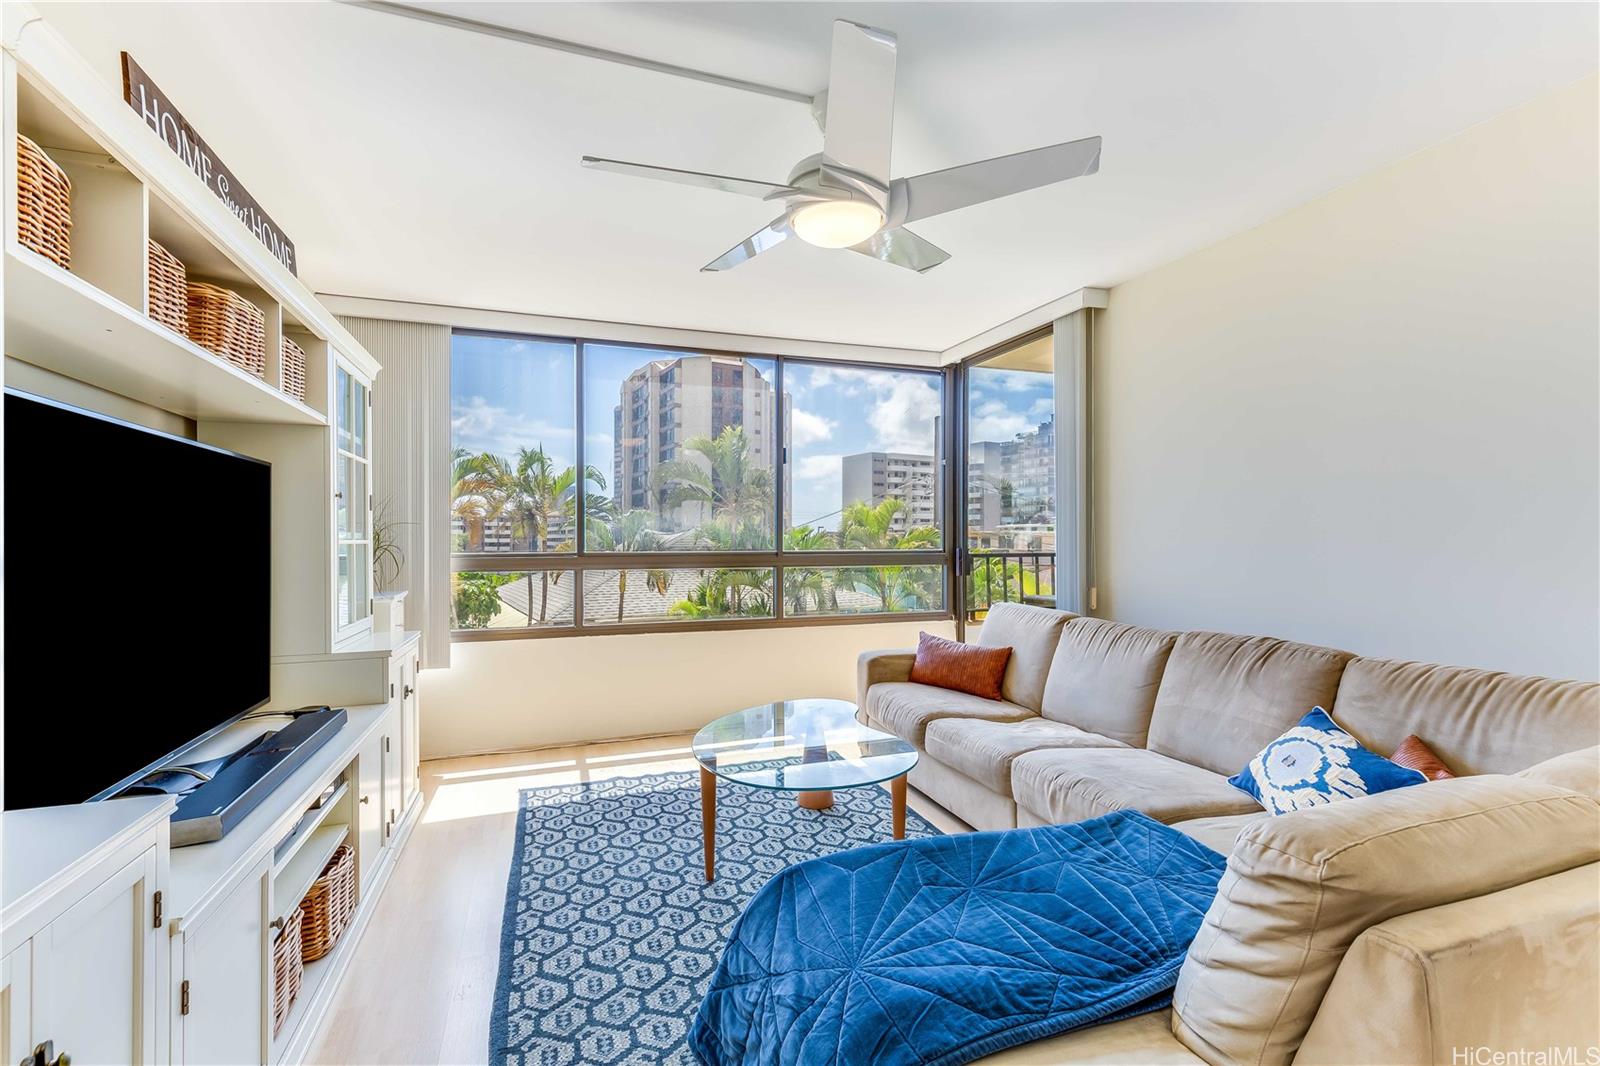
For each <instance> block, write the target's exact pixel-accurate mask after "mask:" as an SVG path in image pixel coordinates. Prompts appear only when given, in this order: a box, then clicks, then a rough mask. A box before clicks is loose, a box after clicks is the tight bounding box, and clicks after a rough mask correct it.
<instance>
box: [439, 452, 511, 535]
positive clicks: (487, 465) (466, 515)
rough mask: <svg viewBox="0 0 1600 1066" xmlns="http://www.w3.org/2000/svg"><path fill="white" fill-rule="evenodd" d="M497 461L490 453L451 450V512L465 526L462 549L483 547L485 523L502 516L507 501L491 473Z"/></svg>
mask: <svg viewBox="0 0 1600 1066" xmlns="http://www.w3.org/2000/svg"><path fill="white" fill-rule="evenodd" d="M497 462H499V460H497V459H496V458H495V457H494V456H492V455H490V454H489V453H488V452H483V453H481V454H478V455H474V454H472V453H470V452H468V451H467V450H466V449H465V448H456V449H455V450H454V451H452V452H451V453H450V513H451V516H452V517H455V518H459V519H461V523H462V525H463V526H465V527H466V533H465V537H464V540H465V543H463V544H459V545H457V547H458V548H459V549H460V550H463V551H478V550H481V549H482V548H483V530H484V526H485V525H487V524H488V523H489V522H492V521H494V520H495V519H496V518H498V517H499V516H500V512H501V510H502V508H503V506H504V502H505V501H504V500H503V499H502V498H501V497H500V495H499V493H498V492H497V491H496V486H495V481H494V478H493V476H492V474H491V473H490V471H491V470H492V469H493V468H494V464H495V463H497Z"/></svg>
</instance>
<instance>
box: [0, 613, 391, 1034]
mask: <svg viewBox="0 0 1600 1066" xmlns="http://www.w3.org/2000/svg"><path fill="white" fill-rule="evenodd" d="M418 643H419V641H418V637H417V634H414V633H411V634H406V635H405V636H404V637H403V638H397V639H386V640H385V639H380V640H371V641H368V642H366V643H365V644H364V645H362V646H359V647H356V648H352V649H350V650H348V651H343V650H341V652H339V653H337V654H336V655H330V656H328V657H326V661H325V662H324V664H323V665H324V667H325V668H328V669H331V668H333V667H336V666H342V667H345V668H346V670H345V671H344V672H345V675H346V676H347V677H361V676H380V677H386V678H387V679H388V680H387V681H386V682H385V683H384V685H383V687H381V688H380V689H378V690H377V691H375V692H373V693H372V695H373V696H374V697H377V699H376V700H375V701H373V702H367V703H362V704H351V703H344V704H342V705H343V706H345V707H346V710H347V711H348V713H349V720H348V721H347V722H346V723H345V724H344V726H343V727H342V728H341V729H340V730H339V733H338V734H337V735H336V736H335V737H334V738H333V739H332V740H331V741H329V742H328V743H327V744H325V745H324V746H323V747H322V748H320V749H318V750H317V751H316V752H315V753H313V755H312V756H311V758H310V759H308V760H307V761H306V763H305V764H304V765H302V766H301V767H300V768H299V769H297V770H296V771H295V772H294V773H293V774H292V775H291V776H290V777H289V778H288V779H287V780H286V781H285V782H284V783H283V784H282V785H281V786H279V787H278V789H277V790H275V791H274V792H273V793H272V795H271V796H269V797H268V798H267V799H266V800H265V801H263V802H262V803H261V804H260V806H258V807H257V808H256V809H255V810H253V811H251V812H250V814H249V815H248V816H247V817H246V818H245V819H244V820H243V821H242V822H240V823H239V824H238V825H237V826H236V827H234V829H233V831H232V832H230V833H229V834H228V835H227V836H225V837H223V838H222V839H221V840H219V841H216V842H215V843H210V844H197V845H194V846H192V847H186V848H176V849H173V848H170V847H169V846H168V826H167V817H168V815H169V814H170V812H171V810H172V808H173V807H174V806H175V801H174V800H173V799H172V798H171V797H167V796H155V797H137V798H131V799H120V800H109V801H106V802H104V803H91V804H81V805H78V806H72V807H48V808H41V809H38V810H30V811H13V812H7V813H5V814H4V815H3V816H0V819H3V821H0V831H3V833H4V857H3V861H4V870H5V881H4V889H3V897H4V898H3V907H4V909H3V912H0V967H3V969H0V1043H3V1048H4V1051H5V1054H6V1055H7V1056H8V1060H9V1061H11V1062H21V1061H23V1060H24V1058H25V1057H26V1056H28V1055H31V1054H32V1053H33V1049H34V1048H35V1046H36V1045H39V1044H41V1043H43V1042H45V1041H50V1042H51V1044H52V1048H51V1052H52V1054H53V1055H59V1054H61V1053H66V1054H68V1055H69V1056H70V1057H71V1059H72V1060H73V1061H74V1062H84V1063H87V1062H126V1063H174V1064H177V1063H187V1064H193V1066H216V1064H221V1063H262V1064H279V1063H298V1062H301V1061H303V1060H304V1059H305V1057H306V1056H307V1054H309V1052H310V1050H311V1048H312V1047H313V1046H314V1045H315V1043H316V1038H317V1036H318V1033H319V1029H320V1026H321V1023H322V1022H323V1020H324V1019H325V1017H326V1016H327V1010H328V1006H329V1004H330V1003H331V1002H332V1000H333V997H334V994H335V992H336V990H337V988H338V986H339V982H340V979H341V977H342V975H343V973H344V971H345V969H346V968H347V967H348V965H349V960H350V956H351V953H352V951H353V950H354V949H355V946H356V944H357V942H358V941H359V940H360V938H361V936H362V934H363V933H364V932H365V931H366V928H367V926H368V924H369V923H370V922H371V920H372V913H373V910H374V908H375V905H376V902H377V897H378V894H379V893H380V892H381V891H382V890H383V887H384V884H385V883H386V882H387V880H388V878H389V875H390V873H391V872H392V871H393V869H394V865H395V862H396V861H397V859H398V857H399V853H400V849H401V848H402V847H403V846H404V844H405V841H406V838H407V837H408V836H409V834H410V832H411V828H412V826H413V825H414V824H415V822H416V820H417V817H418V815H419V813H420V811H421V806H422V804H421V792H420V789H419V787H418V777H417V715H418V707H417V698H416V695H415V692H414V688H415V684H414V679H415V670H416V666H417V648H418ZM380 670H381V671H382V673H379V671H380ZM389 686H392V692H393V696H392V697H389V698H384V697H385V696H386V695H387V693H388V692H389V691H390V688H389ZM336 705H340V704H337V703H336ZM248 726H249V724H246V727H247V728H248ZM256 728H259V720H258V721H257V724H256ZM329 785H336V786H338V790H337V791H336V792H335V794H334V797H333V798H332V800H331V801H330V802H328V803H326V804H324V806H323V807H322V808H321V810H320V811H319V812H318V814H317V815H316V816H315V817H314V818H313V819H312V820H311V821H310V822H308V823H307V824H305V825H304V826H303V827H302V828H301V831H300V832H299V833H298V834H294V835H293V840H292V842H290V843H289V844H288V845H287V846H286V847H284V848H283V850H282V853H281V854H278V853H277V852H278V849H279V846H280V845H281V844H282V843H283V842H284V841H285V839H286V838H288V837H290V835H291V834H292V833H293V831H294V829H295V827H296V825H297V824H298V823H300V820H301V816H302V814H303V813H304V812H305V811H306V809H307V807H308V806H309V805H310V804H311V803H312V802H313V801H314V800H315V799H316V798H317V797H318V796H320V795H322V793H323V792H324V790H325V789H326V788H327V787H328V786H329ZM341 843H349V844H350V845H351V846H352V847H353V848H354V849H355V852H356V864H357V905H356V912H355V917H354V919H353V921H352V923H351V925H350V927H349V929H347V930H346V931H345V933H344V935H343V936H342V937H341V938H340V940H339V943H338V944H337V945H336V946H335V947H334V949H333V951H332V952H330V953H329V954H328V955H326V956H324V957H323V958H321V959H318V960H317V961H316V962H313V963H309V964H307V965H306V968H305V977H304V981H303V983H302V985H301V990H300V994H299V996H298V997H296V999H295V1000H294V1002H293V1004H292V1006H291V1007H290V1008H289V1014H288V1016H287V1017H286V1018H285V1019H284V1022H283V1025H282V1027H281V1028H280V1029H279V1030H278V1031H277V1033H276V1034H274V1032H273V1026H272V1017H273V999H272V997H273V980H272V942H273V939H274V938H275V937H276V935H277V926H276V922H277V920H278V919H280V918H281V917H283V916H284V915H286V914H288V913H290V912H291V911H292V910H293V909H294V908H295V907H296V906H298V904H299V901H300V899H301V898H302V897H303V896H304V895H305V893H306V890H307V889H309V888H310V886H311V881H312V880H313V879H314V878H315V877H316V876H317V875H318V874H319V873H320V872H321V870H322V867H323V865H324V864H325V863H326V862H327V860H328V859H329V858H330V857H331V856H332V854H333V852H334V850H335V849H336V848H337V847H338V846H339V845H340V844H341ZM130 897H131V906H130ZM158 909H159V910H158ZM135 919H136V920H135ZM124 963H125V965H124ZM46 1061H47V1062H49V1061H52V1060H51V1059H49V1058H47V1059H46Z"/></svg>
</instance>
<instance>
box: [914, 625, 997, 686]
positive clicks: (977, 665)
mask: <svg viewBox="0 0 1600 1066" xmlns="http://www.w3.org/2000/svg"><path fill="white" fill-rule="evenodd" d="M1010 661H1011V649H1010V648H981V647H979V646H978V645H976V644H963V643H961V642H960V641H958V640H946V639H944V638H943V637H936V636H934V635H933V634H932V633H923V634H921V635H920V636H919V637H918V638H917V658H916V660H915V661H914V662H913V663H912V664H911V680H913V681H915V682H916V683H917V684H919V685H934V686H937V687H938V688H947V689H952V690H954V691H956V692H970V693H972V695H974V696H982V697H983V698H984V699H986V700H997V699H999V698H1000V682H1001V681H1002V680H1003V679H1004V678H1005V676H1006V663H1008V662H1010Z"/></svg>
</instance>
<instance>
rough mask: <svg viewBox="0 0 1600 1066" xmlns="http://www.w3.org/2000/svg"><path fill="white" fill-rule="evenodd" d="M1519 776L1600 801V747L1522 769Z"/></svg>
mask: <svg viewBox="0 0 1600 1066" xmlns="http://www.w3.org/2000/svg"><path fill="white" fill-rule="evenodd" d="M1513 776H1515V777H1525V778H1528V779H1529V780H1532V781H1543V782H1544V783H1545V784H1547V785H1559V786H1560V787H1562V788H1570V789H1571V790H1572V791H1574V792H1578V793H1581V794H1582V795H1585V796H1588V797H1589V798H1590V799H1595V800H1600V747H1593V748H1583V749H1580V750H1578V751H1569V752H1567V753H1566V754H1565V755H1557V756H1556V757H1555V758H1553V759H1546V760H1545V761H1544V762H1541V763H1535V764H1534V765H1532V766H1530V767H1528V768H1527V769H1526V770H1518V771H1517V772H1516V774H1514V775H1513Z"/></svg>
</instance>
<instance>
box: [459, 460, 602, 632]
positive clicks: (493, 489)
mask: <svg viewBox="0 0 1600 1066" xmlns="http://www.w3.org/2000/svg"><path fill="white" fill-rule="evenodd" d="M473 468H474V470H475V472H476V476H477V477H478V478H479V479H480V480H481V481H483V482H484V483H486V484H487V485H488V486H489V491H490V495H491V497H492V498H493V499H495V500H496V501H497V507H496V510H495V517H498V516H499V515H500V514H504V513H509V514H510V515H511V535H512V537H513V538H514V539H517V538H520V539H521V540H522V541H523V543H524V545H525V547H526V550H527V551H531V552H545V551H550V550H552V549H551V544H550V541H551V534H552V532H553V531H554V530H558V529H561V528H562V527H563V526H566V527H568V528H570V526H571V524H572V522H573V520H574V519H576V517H577V513H578V497H577V480H578V474H577V469H576V468H575V467H571V466H569V467H566V468H565V469H563V470H559V471H558V470H557V469H556V464H555V462H554V460H553V459H552V458H551V456H550V455H549V453H548V452H546V451H545V450H544V445H542V444H541V445H538V446H537V447H534V448H520V449H518V450H517V458H516V461H515V462H509V461H507V460H506V459H504V458H501V457H500V456H498V455H490V454H488V453H484V454H483V455H481V456H478V457H477V458H476V459H475V460H474V461H473ZM587 480H589V481H592V482H594V483H595V484H597V485H599V486H600V487H601V488H605V483H606V482H605V476H604V475H603V474H601V473H600V471H599V470H596V469H595V468H594V467H592V466H591V467H589V468H588V470H587ZM584 505H585V507H586V508H588V509H590V510H593V511H595V512H596V513H598V514H604V513H605V511H606V510H607V509H608V508H609V507H610V500H609V499H608V498H607V497H605V496H600V495H597V494H594V493H590V494H589V495H588V497H587V498H586V499H585V501H584ZM572 547H573V545H572V541H571V539H570V538H567V539H564V540H563V541H562V542H561V543H560V544H559V545H557V546H556V547H555V549H554V550H556V551H571V550H572ZM552 574H553V576H552ZM560 579H561V573H560V571H554V572H552V571H549V570H541V571H539V586H540V588H539V621H540V622H541V623H542V622H544V621H545V619H546V618H547V617H548V616H549V608H550V585H551V583H552V582H553V581H554V582H559V581H560ZM527 582H528V609H527V615H528V624H529V625H533V572H532V571H529V572H528V575H527Z"/></svg>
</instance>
